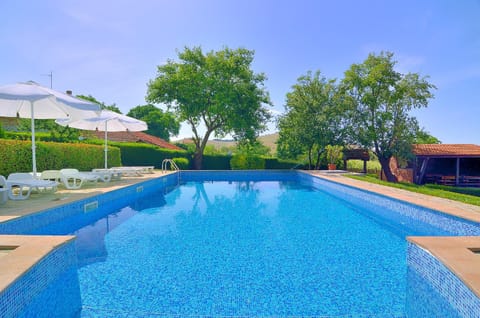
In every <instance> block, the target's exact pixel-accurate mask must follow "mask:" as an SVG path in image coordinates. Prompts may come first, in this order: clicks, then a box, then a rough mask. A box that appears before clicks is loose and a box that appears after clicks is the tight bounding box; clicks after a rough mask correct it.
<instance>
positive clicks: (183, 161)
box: [172, 158, 190, 170]
mask: <svg viewBox="0 0 480 318" xmlns="http://www.w3.org/2000/svg"><path fill="white" fill-rule="evenodd" d="M172 160H173V162H175V164H176V165H177V167H178V168H179V169H180V170H188V169H190V160H188V159H187V158H173V159H172Z"/></svg>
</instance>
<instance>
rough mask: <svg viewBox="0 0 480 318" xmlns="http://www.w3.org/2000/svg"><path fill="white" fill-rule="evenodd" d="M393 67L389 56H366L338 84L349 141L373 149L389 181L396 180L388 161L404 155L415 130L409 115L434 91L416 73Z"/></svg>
mask: <svg viewBox="0 0 480 318" xmlns="http://www.w3.org/2000/svg"><path fill="white" fill-rule="evenodd" d="M395 64H396V62H395V61H394V60H393V53H390V52H386V53H384V52H382V53H381V54H380V55H375V54H370V55H369V56H368V58H367V59H366V60H365V61H364V62H363V63H361V64H353V65H352V66H351V67H350V69H348V70H347V71H346V72H345V77H344V79H343V80H342V83H341V85H342V92H343V94H344V102H345V103H346V105H348V106H349V110H350V111H349V112H348V116H349V120H350V124H351V128H352V131H351V134H350V136H351V137H352V141H354V142H356V143H357V144H359V145H361V146H363V147H366V148H368V149H372V150H373V152H374V153H375V155H376V156H377V157H378V160H379V161H380V164H381V166H382V169H383V170H384V172H385V176H386V177H387V180H389V181H396V177H395V176H394V175H393V174H392V171H391V170H390V166H389V162H390V158H391V157H392V156H394V155H395V156H397V157H399V158H402V157H405V156H407V155H408V152H409V150H410V145H411V144H412V143H413V142H414V140H415V136H416V133H417V132H418V131H419V126H418V122H417V120H416V119H415V118H414V117H412V116H410V115H409V112H410V111H411V110H412V109H414V108H421V107H427V105H428V100H429V99H430V98H433V94H432V92H431V91H432V90H433V89H435V86H434V85H432V84H430V83H429V82H428V81H427V79H426V78H423V77H420V75H419V74H416V73H408V74H401V73H398V72H396V71H395V70H394V66H395Z"/></svg>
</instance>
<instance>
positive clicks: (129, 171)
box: [109, 167, 144, 177]
mask: <svg viewBox="0 0 480 318" xmlns="http://www.w3.org/2000/svg"><path fill="white" fill-rule="evenodd" d="M109 170H111V171H114V172H120V173H121V174H122V175H124V176H130V177H138V176H142V175H143V173H144V170H143V169H142V168H140V167H112V168H110V169H109Z"/></svg>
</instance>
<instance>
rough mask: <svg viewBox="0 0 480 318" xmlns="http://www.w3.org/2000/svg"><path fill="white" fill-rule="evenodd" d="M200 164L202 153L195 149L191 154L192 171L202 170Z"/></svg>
mask: <svg viewBox="0 0 480 318" xmlns="http://www.w3.org/2000/svg"><path fill="white" fill-rule="evenodd" d="M202 162H203V151H201V150H200V149H197V150H195V153H194V154H193V169H194V170H202Z"/></svg>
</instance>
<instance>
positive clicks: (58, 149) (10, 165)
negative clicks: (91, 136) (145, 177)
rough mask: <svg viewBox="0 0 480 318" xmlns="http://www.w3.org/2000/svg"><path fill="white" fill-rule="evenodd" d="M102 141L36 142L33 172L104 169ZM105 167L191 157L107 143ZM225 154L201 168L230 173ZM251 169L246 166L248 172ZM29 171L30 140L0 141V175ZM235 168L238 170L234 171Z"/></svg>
mask: <svg viewBox="0 0 480 318" xmlns="http://www.w3.org/2000/svg"><path fill="white" fill-rule="evenodd" d="M102 143H103V141H101V140H99V141H98V142H89V143H88V144H85V143H55V142H37V170H38V171H43V170H48V169H62V168H67V167H71V168H76V169H79V170H84V171H88V170H91V169H93V168H99V167H103V166H104V146H103V145H102ZM108 149H109V150H108V163H109V164H108V165H109V167H112V166H121V165H124V166H155V168H157V169H160V168H161V165H162V161H163V160H164V159H173V158H185V159H186V160H188V163H186V162H182V164H181V166H182V167H181V168H182V169H191V168H192V166H191V164H192V154H191V153H189V152H187V151H183V150H170V149H162V148H158V147H156V146H153V145H148V144H141V143H122V142H109V147H108ZM231 159H232V156H228V155H204V156H203V169H205V170H231V169H232V167H231V166H230V160H231ZM261 160H262V165H263V161H264V162H265V163H264V165H265V169H292V168H297V169H301V168H302V165H299V164H298V162H295V161H287V160H279V159H276V158H262V159H261ZM251 168H253V167H250V169H251ZM31 169H32V146H31V142H30V141H23V140H8V139H0V174H2V175H8V174H10V173H12V172H29V171H31ZM237 169H238V168H237Z"/></svg>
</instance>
